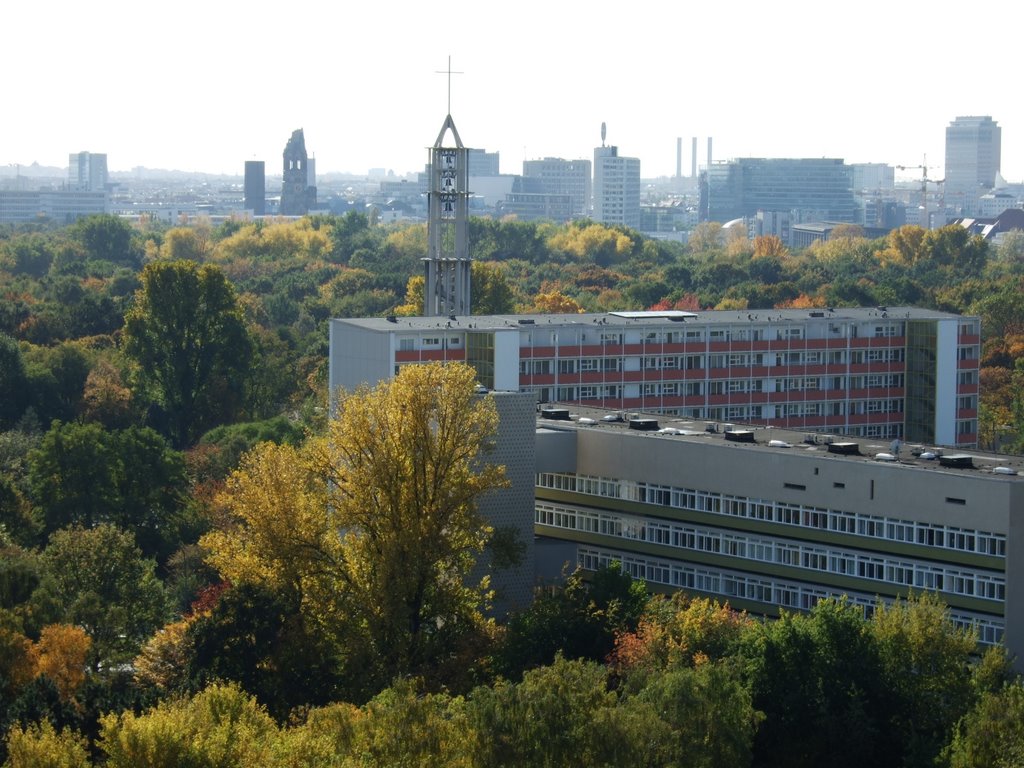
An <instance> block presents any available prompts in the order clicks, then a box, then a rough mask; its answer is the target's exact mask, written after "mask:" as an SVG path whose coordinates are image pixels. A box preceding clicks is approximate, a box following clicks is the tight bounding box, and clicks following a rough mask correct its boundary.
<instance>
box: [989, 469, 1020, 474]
mask: <svg viewBox="0 0 1024 768" xmlns="http://www.w3.org/2000/svg"><path fill="white" fill-rule="evenodd" d="M992 471H993V472H994V473H995V474H997V475H1016V474H1017V470H1015V469H1013V468H1012V467H995V468H994V469H993V470H992Z"/></svg>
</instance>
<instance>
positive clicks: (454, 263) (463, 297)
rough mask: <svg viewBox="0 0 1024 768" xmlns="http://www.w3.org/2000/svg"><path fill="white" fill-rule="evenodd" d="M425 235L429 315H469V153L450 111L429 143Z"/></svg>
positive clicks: (426, 312) (425, 301)
mask: <svg viewBox="0 0 1024 768" xmlns="http://www.w3.org/2000/svg"><path fill="white" fill-rule="evenodd" d="M427 200H428V205H427V208H428V212H427V238H428V240H429V250H428V255H427V258H426V259H424V260H423V261H424V266H425V268H426V286H425V292H426V293H425V296H424V297H423V314H424V315H425V316H426V317H436V316H452V315H468V314H469V308H470V303H469V288H470V273H471V269H470V259H469V235H468V220H469V152H468V150H467V149H466V147H465V146H463V144H462V139H460V138H459V132H458V131H457V130H456V128H455V121H453V120H452V116H451V114H449V115H448V116H447V117H446V118H445V120H444V125H442V126H441V132H440V133H439V134H438V136H437V141H435V142H434V146H433V147H431V148H430V180H429V189H428V193H427Z"/></svg>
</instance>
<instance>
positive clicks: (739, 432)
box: [725, 429, 754, 443]
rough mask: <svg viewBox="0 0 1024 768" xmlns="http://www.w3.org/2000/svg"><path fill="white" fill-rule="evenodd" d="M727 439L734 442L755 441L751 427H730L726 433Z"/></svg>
mask: <svg viewBox="0 0 1024 768" xmlns="http://www.w3.org/2000/svg"><path fill="white" fill-rule="evenodd" d="M725 439H726V440H731V441H732V442H734V443H752V442H754V433H753V431H752V430H749V429H730V430H729V431H728V432H726V433H725Z"/></svg>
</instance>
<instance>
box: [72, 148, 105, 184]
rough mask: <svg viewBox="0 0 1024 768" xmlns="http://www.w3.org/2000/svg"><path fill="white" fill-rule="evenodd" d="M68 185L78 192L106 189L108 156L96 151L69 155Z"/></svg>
mask: <svg viewBox="0 0 1024 768" xmlns="http://www.w3.org/2000/svg"><path fill="white" fill-rule="evenodd" d="M68 187H69V188H70V189H72V190H74V191H76V192H104V191H106V188H107V156H106V155H105V154H98V153H96V152H74V153H72V154H70V155H68Z"/></svg>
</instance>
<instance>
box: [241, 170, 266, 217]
mask: <svg viewBox="0 0 1024 768" xmlns="http://www.w3.org/2000/svg"><path fill="white" fill-rule="evenodd" d="M266 174H267V172H266V163H264V162H263V161H262V160H246V161H245V187H244V191H245V203H244V205H245V210H247V211H252V214H253V216H265V215H266V213H267V175H266Z"/></svg>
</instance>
